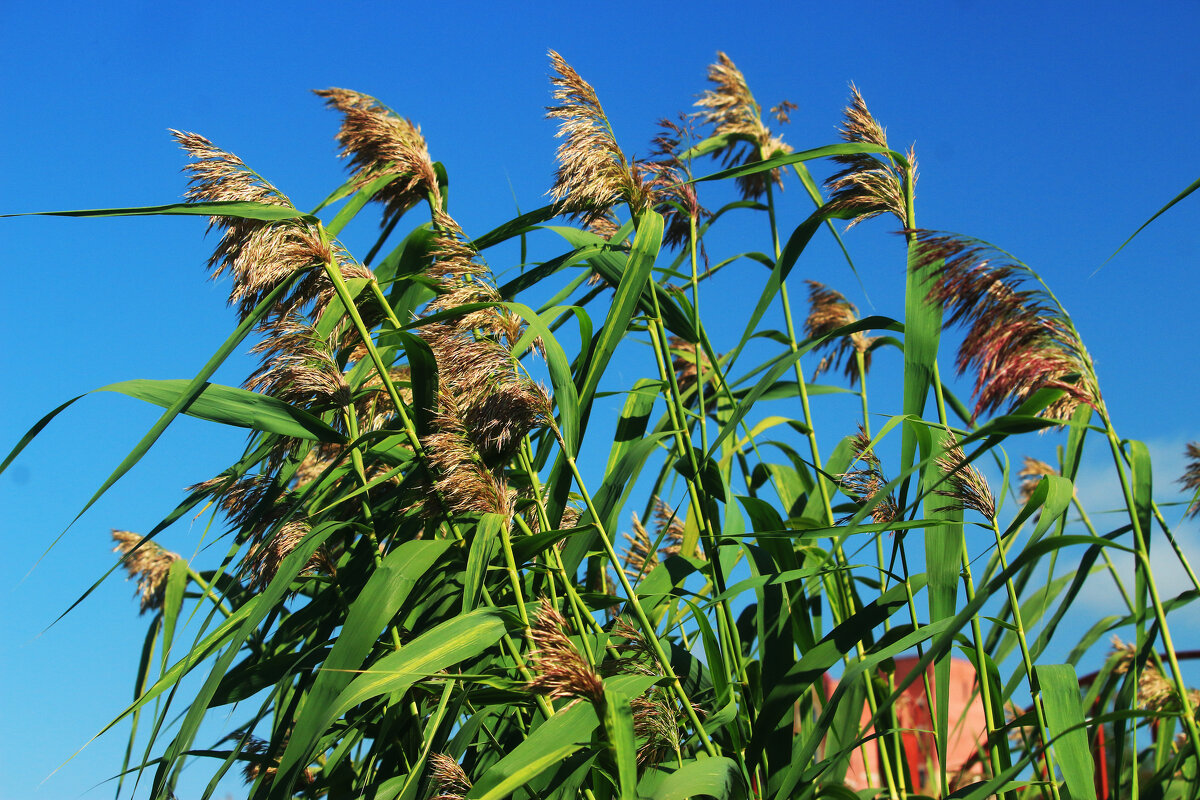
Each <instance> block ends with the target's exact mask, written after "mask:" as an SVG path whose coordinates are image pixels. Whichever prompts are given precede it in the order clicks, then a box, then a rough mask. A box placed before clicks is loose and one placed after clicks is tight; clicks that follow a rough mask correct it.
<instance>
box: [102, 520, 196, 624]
mask: <svg viewBox="0 0 1200 800" xmlns="http://www.w3.org/2000/svg"><path fill="white" fill-rule="evenodd" d="M112 538H113V541H114V542H116V543H117V545H116V547H114V548H113V552H114V553H120V554H121V555H122V556H124V563H125V571H126V572H128V573H129V577H130V578H137V582H138V595H139V597H140V600H141V611H140V612H139V613H141V614H145V613H146V612H147V611H157V610H158V609H160V608H162V605H163V596H164V593H165V592H166V590H167V573H168V572H170V570H171V564H173V563H174V562H175V561H176V560H178V559H179V558H180V555H179V554H178V553H172V552H171V551H170V550H167V549H166V548H164V547H162V546H161V545H159V544H157V543H156V542H152V541H148V540H147V541H143V537H142V536H140V535H138V534H136V533H130V532H129V531H119V530H116V529H115V528H114V529H113V532H112ZM139 544H140V546H139Z"/></svg>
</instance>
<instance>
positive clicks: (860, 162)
mask: <svg viewBox="0 0 1200 800" xmlns="http://www.w3.org/2000/svg"><path fill="white" fill-rule="evenodd" d="M842 113H843V120H842V126H841V127H840V128H839V129H838V132H839V133H840V134H841V137H842V139H843V141H845V142H848V143H850V144H866V145H874V146H875V147H878V148H881V149H883V150H887V149H888V147H889V145H888V140H887V131H886V130H885V129H884V127H883V126H882V125H880V124H879V122H878V120H876V119H875V117H874V116H872V114H871V112H870V110H869V109H868V108H867V102H866V101H865V100H863V97H862V94H860V93H859V91H858V87H857V86H855V85H854V84H850V104H849V105H848V106H846V109H845V111H843V112H842ZM905 159H906V160H907V161H908V165H907V167H905V166H903V165H901V164H897V163H896V161H895V159H894V158H893V157H892V156H890V155H888V154H887V153H883V154H877V153H851V154H846V155H838V156H834V157H833V160H834V161H836V162H837V163H839V164H841V165H842V166H843V167H844V169H842V170H841V171H840V172H837V173H835V174H834V175H832V176H831V177H830V178H829V179H828V180H827V181H826V182H825V187H826V188H827V189H828V190H829V192H830V197H829V203H828V204H827V208H829V209H830V210H831V211H833V212H835V213H836V214H837V215H839V216H842V217H844V218H846V219H849V220H850V222H849V223H848V224H847V226H846V227H847V228H851V227H853V226H855V225H857V224H858V223H860V222H863V221H865V220H868V219H871V218H873V217H877V216H879V215H880V214H891V215H892V216H894V217H895V218H896V219H897V220H898V221H899V222H900V224H901V225H902V226H904V227H907V226H908V211H907V208H908V203H909V194H910V193H911V192H912V189H911V188H909V189H906V188H905V184H906V183H908V184H909V185H910V187H911V186H914V185H915V184H916V172H917V156H916V152H915V151H914V150H913V148H911V147H910V148H909V150H908V152H907V153H906V154H905Z"/></svg>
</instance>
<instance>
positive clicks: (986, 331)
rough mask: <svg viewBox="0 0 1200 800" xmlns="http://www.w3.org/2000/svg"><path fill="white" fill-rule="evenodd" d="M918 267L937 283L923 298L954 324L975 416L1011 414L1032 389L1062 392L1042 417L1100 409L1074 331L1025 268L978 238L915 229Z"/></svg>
mask: <svg viewBox="0 0 1200 800" xmlns="http://www.w3.org/2000/svg"><path fill="white" fill-rule="evenodd" d="M914 235H915V236H916V239H917V241H918V242H919V244H920V259H921V266H922V268H930V269H934V270H936V272H937V280H936V283H935V286H934V288H933V290H932V291H931V293H930V299H931V300H934V301H936V302H938V303H940V304H942V305H943V306H944V307H945V309H946V311H947V312H948V313H947V315H946V318H945V326H946V327H951V326H953V325H961V326H963V327H964V328H966V334H965V336H964V338H963V342H962V344H961V345H960V346H959V349H958V358H957V362H956V363H957V366H958V371H959V373H963V372H966V371H967V370H969V369H974V370H975V373H976V378H975V387H974V394H975V397H976V398H977V402H976V405H975V415H976V416H978V415H980V414H986V413H990V412H993V411H996V410H998V409H1000V408H1002V407H1004V406H1006V405H1007V406H1008V407H1009V408H1010V409H1012V408H1015V407H1016V406H1018V405H1019V404H1020V403H1021V402H1022V401H1024V400H1025V399H1026V398H1028V397H1029V396H1030V395H1032V394H1033V393H1034V392H1036V391H1037V390H1038V389H1043V388H1052V389H1060V390H1062V393H1063V394H1062V397H1061V398H1059V399H1058V400H1056V401H1054V402H1053V403H1052V404H1050V405H1049V406H1048V407H1047V408H1045V409H1044V410H1043V411H1042V412H1041V414H1042V416H1044V417H1046V418H1048V419H1054V420H1059V421H1065V420H1067V419H1070V417H1071V415H1072V414H1073V413H1074V411H1075V409H1076V408H1077V407H1078V406H1079V405H1080V404H1086V405H1089V406H1092V407H1093V408H1100V407H1101V400H1100V391H1099V388H1098V387H1097V385H1096V383H1095V380H1094V376H1093V372H1092V369H1091V361H1090V357H1089V356H1088V353H1087V350H1086V348H1084V346H1083V341H1082V340H1081V339H1080V337H1079V333H1078V332H1077V331H1076V330H1075V327H1074V325H1072V324H1071V320H1070V318H1069V317H1068V316H1067V315H1066V313H1065V312H1064V311H1063V309H1062V307H1061V306H1060V305H1059V304H1058V303H1057V301H1055V300H1054V299H1053V298H1052V297H1051V296H1050V295H1049V294H1048V293H1047V292H1045V291H1042V290H1040V289H1037V288H1033V289H1031V288H1026V285H1027V283H1026V282H1027V281H1030V280H1031V276H1030V273H1029V271H1028V268H1027V267H1025V266H1024V265H1023V264H1020V263H1019V262H1017V261H1015V260H1014V259H1012V258H1011V257H1009V256H1007V254H1005V253H1003V252H1001V251H999V250H996V249H995V248H993V247H991V246H990V245H988V244H986V243H984V242H981V241H979V240H977V239H971V238H969V237H964V236H959V235H956V234H947V233H941V232H937V231H929V230H920V231H915V232H914Z"/></svg>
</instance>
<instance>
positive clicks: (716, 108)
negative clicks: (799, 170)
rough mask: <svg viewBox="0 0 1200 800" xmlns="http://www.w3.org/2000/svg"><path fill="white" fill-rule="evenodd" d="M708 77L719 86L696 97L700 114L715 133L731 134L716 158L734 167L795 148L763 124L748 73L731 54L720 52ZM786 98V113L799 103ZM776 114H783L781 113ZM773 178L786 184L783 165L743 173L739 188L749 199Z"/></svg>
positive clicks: (778, 182) (739, 179)
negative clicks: (751, 89) (793, 102)
mask: <svg viewBox="0 0 1200 800" xmlns="http://www.w3.org/2000/svg"><path fill="white" fill-rule="evenodd" d="M708 80H709V81H710V82H711V83H712V84H713V85H714V87H715V88H713V89H708V90H706V91H705V92H704V94H703V95H701V97H700V99H699V100H697V101H696V105H697V106H698V107H699V108H700V109H702V110H701V111H699V112H697V114H698V115H699V117H700V119H701V120H702V121H703V122H704V123H706V124H710V125H712V126H713V134H714V135H715V136H726V137H728V142H727V143H726V144H725V145H723V146H722V147H720V148H719V149H717V150H715V151H714V152H713V156H714V157H715V158H720V159H721V160H722V163H723V164H724V165H725V166H726V167H731V166H734V165H737V164H750V163H753V162H756V161H765V160H766V159H768V158H771V157H773V156H778V155H786V154H788V153H791V152H792V148H791V146H790V145H788V144H787V143H786V142H784V141H783V139H782V138H781V137H779V136H775V135H772V133H771V130H770V129H769V128H768V127H767V126H766V125H764V124H763V121H762V110H761V108H760V107H759V105H758V103H757V102H756V101H755V99H754V95H752V94H751V93H750V87H749V85H748V84H747V83H746V77H745V76H744V75H742V73H741V71H740V70H739V69H738V68H737V66H736V65H735V64H734V63H733V60H732V59H730V58H729V56H727V55H725V54H724V53H722V52H718V53H717V61H716V63H715V64H710V65H709V67H708ZM784 102H785V104H786V108H785V110H784V116H785V117H786V112H787V110H790V109H795V107H796V106H795V105H794V104H792V103H788V102H787V101H784ZM781 107H783V106H776V108H781ZM776 116H777V117H778V116H779V115H778V113H777V114H776ZM780 121H781V122H784V121H786V120H784V119H781V120H780ZM771 182H774V183H775V184H776V185H777V186H783V170H782V169H781V168H778V167H777V168H775V169H773V170H771V171H770V172H759V173H755V174H753V175H743V176H742V177H740V178H738V179H737V185H738V189H739V190H740V191H741V193H742V197H743V198H745V199H746V200H757V199H758V198H760V197H762V196H763V195H764V194H766V191H767V186H768V185H769V183H771Z"/></svg>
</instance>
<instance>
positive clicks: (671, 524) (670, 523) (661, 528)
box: [654, 497, 704, 558]
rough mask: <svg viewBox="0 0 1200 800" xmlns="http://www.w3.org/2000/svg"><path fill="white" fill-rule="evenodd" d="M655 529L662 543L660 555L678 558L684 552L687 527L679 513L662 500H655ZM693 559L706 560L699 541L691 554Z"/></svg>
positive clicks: (659, 549)
mask: <svg viewBox="0 0 1200 800" xmlns="http://www.w3.org/2000/svg"><path fill="white" fill-rule="evenodd" d="M654 527H655V532H656V533H657V535H658V539H659V542H660V545H659V548H658V553H659V556H660V557H662V558H668V557H670V556H677V555H679V554H680V553H682V552H683V538H684V534H685V533H686V528H687V526H686V525H685V524H684V520H682V519H680V517H679V514H678V512H677V511H676V510H675V509H674V508H672V507H671V506H670V505H668V504H667V503H666V502H665V501H664V500H662V499H661V498H658V497H656V498H654ZM687 555H689V556H690V557H692V558H704V552H703V551H702V550H701V549H700V543H699V541H697V542H696V546H695V547H694V548H693V550H692V552H691V553H688V554H687Z"/></svg>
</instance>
